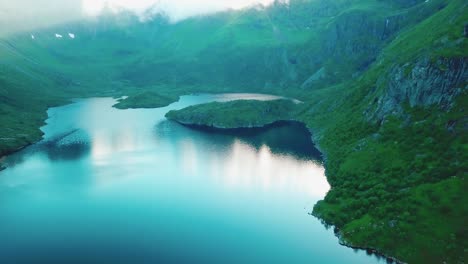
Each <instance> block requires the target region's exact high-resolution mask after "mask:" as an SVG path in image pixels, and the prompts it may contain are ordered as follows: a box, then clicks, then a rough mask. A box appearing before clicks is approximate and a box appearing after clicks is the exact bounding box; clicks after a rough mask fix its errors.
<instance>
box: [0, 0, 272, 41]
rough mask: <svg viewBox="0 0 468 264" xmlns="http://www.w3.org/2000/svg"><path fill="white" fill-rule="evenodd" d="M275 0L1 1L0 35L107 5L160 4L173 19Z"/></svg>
mask: <svg viewBox="0 0 468 264" xmlns="http://www.w3.org/2000/svg"><path fill="white" fill-rule="evenodd" d="M273 1H274V0H0V34H2V33H5V32H7V33H8V32H14V31H27V30H32V29H34V28H41V27H46V26H49V25H54V24H59V23H63V22H67V21H71V20H76V19H79V18H82V17H83V16H96V15H97V14H99V13H100V11H101V10H102V9H103V8H104V7H105V6H106V5H107V6H110V7H111V8H113V9H114V10H117V9H118V8H125V9H130V10H133V11H134V12H136V13H138V14H143V11H145V10H146V9H147V8H149V7H151V6H153V5H154V4H157V5H158V6H159V9H158V10H162V11H165V12H166V13H167V14H168V15H169V17H170V18H171V20H172V21H175V22H176V21H179V20H182V19H184V18H187V17H190V16H194V15H203V14H208V13H212V12H216V11H222V10H225V9H229V8H232V9H240V8H244V7H248V6H250V5H255V4H264V5H267V4H270V3H271V2H273Z"/></svg>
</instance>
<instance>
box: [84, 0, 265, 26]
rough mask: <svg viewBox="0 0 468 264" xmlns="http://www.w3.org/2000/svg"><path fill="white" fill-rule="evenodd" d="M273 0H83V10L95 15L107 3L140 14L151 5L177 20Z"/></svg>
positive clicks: (111, 6) (114, 7) (116, 8)
mask: <svg viewBox="0 0 468 264" xmlns="http://www.w3.org/2000/svg"><path fill="white" fill-rule="evenodd" d="M273 1H274V0H196V1H194V0H83V1H82V5H83V11H84V12H85V14H87V15H97V14H99V13H100V12H101V11H102V10H103V8H104V7H105V6H106V5H107V6H108V7H110V8H111V9H113V10H118V9H120V8H125V9H130V10H133V11H135V12H136V13H139V14H142V13H143V12H144V11H145V10H147V9H148V8H151V7H153V6H155V7H156V10H158V11H165V12H166V13H167V14H168V15H169V16H170V18H171V19H172V20H174V21H177V20H181V19H184V18H187V17H190V16H194V15H202V14H207V13H212V12H216V11H221V10H226V9H241V8H245V7H248V6H251V5H255V4H263V5H267V4H271V3H272V2H273Z"/></svg>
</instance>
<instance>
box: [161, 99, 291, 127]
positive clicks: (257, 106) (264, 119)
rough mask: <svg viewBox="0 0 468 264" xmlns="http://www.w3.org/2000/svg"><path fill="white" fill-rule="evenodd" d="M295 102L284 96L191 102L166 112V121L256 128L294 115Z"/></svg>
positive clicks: (286, 119)
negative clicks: (204, 102) (276, 98)
mask: <svg viewBox="0 0 468 264" xmlns="http://www.w3.org/2000/svg"><path fill="white" fill-rule="evenodd" d="M298 108H299V105H297V104H296V103H294V102H292V101H291V100H287V99H279V100H273V101H258V100H236V101H231V102H225V103H219V102H213V103H208V104H201V105H194V106H189V107H187V108H184V109H182V110H172V111H170V112H168V113H167V114H166V117H167V118H168V119H170V120H174V121H177V122H179V123H181V124H185V125H196V126H207V127H213V128H222V129H234V128H254V127H256V128H258V127H264V126H266V125H270V124H272V123H275V122H277V121H288V120H291V119H292V118H293V117H294V116H295V114H294V113H295V112H297V110H298Z"/></svg>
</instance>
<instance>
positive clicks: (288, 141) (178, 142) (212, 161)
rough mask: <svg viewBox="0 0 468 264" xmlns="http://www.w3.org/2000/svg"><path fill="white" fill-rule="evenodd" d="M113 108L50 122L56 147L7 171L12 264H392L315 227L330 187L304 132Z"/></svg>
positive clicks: (32, 150) (107, 104)
mask: <svg viewBox="0 0 468 264" xmlns="http://www.w3.org/2000/svg"><path fill="white" fill-rule="evenodd" d="M233 99H260V100H268V99H273V97H270V96H265V95H252V94H230V95H229V94H226V95H191V96H183V97H182V98H181V100H180V101H179V102H177V103H174V104H172V105H170V106H168V107H164V108H158V109H138V110H118V109H114V108H112V105H113V104H114V103H115V100H114V99H112V98H91V99H83V100H76V102H75V103H73V104H70V105H67V106H62V107H57V108H52V109H50V110H49V111H48V114H49V119H48V120H47V125H45V126H44V127H43V128H41V129H42V130H43V131H44V133H45V136H44V140H43V141H41V142H39V143H37V144H35V145H32V146H30V147H28V148H26V149H24V150H22V151H20V152H18V153H16V154H14V155H12V156H10V157H7V159H6V161H5V162H6V164H7V165H8V168H7V169H6V170H4V171H2V172H0V263H3V264H10V263H11V264H16V263H100V264H104V263H125V264H127V263H128V264H130V263H132V264H133V263H134V264H138V263H359V264H365V263H379V262H382V263H384V261H383V260H378V259H377V258H376V257H374V256H368V255H367V254H366V253H365V252H363V251H355V250H352V249H349V248H346V247H343V246H340V245H339V244H338V239H337V238H336V237H335V236H334V234H333V231H332V230H331V229H329V230H327V229H326V228H325V227H324V226H323V225H322V224H321V223H320V221H319V220H318V219H316V218H315V217H313V216H310V215H309V213H310V212H311V211H312V208H313V205H314V204H315V203H316V202H317V201H318V200H320V199H322V198H323V197H324V196H325V194H326V193H327V191H328V190H329V188H330V186H329V185H328V183H327V181H326V178H325V176H324V168H323V166H322V164H321V162H320V153H319V152H318V151H317V150H316V149H315V148H314V145H313V143H312V142H311V140H310V135H309V134H308V132H307V130H306V129H305V128H304V127H303V126H302V125H299V124H294V123H284V124H279V125H277V126H276V127H272V128H269V129H264V130H256V131H243V132H240V131H238V132H236V133H225V134H222V133H215V132H212V131H211V132H208V131H200V130H195V129H191V128H188V127H184V126H181V125H179V124H177V123H174V122H171V121H167V120H166V119H165V118H164V115H165V113H167V112H168V111H169V110H173V109H180V108H183V107H186V106H189V105H193V104H198V103H204V102H210V101H226V100H233Z"/></svg>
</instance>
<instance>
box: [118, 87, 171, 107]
mask: <svg viewBox="0 0 468 264" xmlns="http://www.w3.org/2000/svg"><path fill="white" fill-rule="evenodd" d="M177 100H179V98H178V97H173V98H171V97H168V96H162V95H160V94H158V93H156V92H150V91H145V92H142V93H138V94H135V95H130V96H128V97H126V98H125V99H119V100H118V103H117V104H115V105H114V107H115V108H118V109H129V108H159V107H165V106H168V105H170V104H172V103H174V102H176V101H177Z"/></svg>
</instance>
